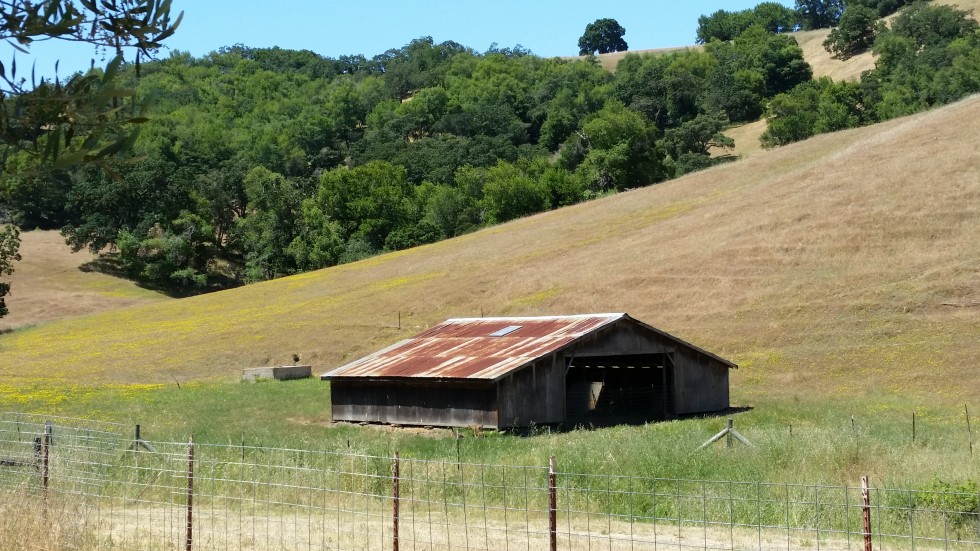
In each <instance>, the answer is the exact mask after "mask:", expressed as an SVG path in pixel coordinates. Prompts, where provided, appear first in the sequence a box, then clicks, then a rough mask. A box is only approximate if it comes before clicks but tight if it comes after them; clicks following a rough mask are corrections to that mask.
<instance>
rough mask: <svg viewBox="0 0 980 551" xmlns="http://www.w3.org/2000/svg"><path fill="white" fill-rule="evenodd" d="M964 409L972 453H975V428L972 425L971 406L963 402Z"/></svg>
mask: <svg viewBox="0 0 980 551" xmlns="http://www.w3.org/2000/svg"><path fill="white" fill-rule="evenodd" d="M963 411H964V412H965V413H966V433H967V436H969V437H970V441H969V442H970V455H973V428H972V427H971V426H970V406H968V405H966V404H963Z"/></svg>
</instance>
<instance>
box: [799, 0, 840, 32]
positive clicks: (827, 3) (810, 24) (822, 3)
mask: <svg viewBox="0 0 980 551" xmlns="http://www.w3.org/2000/svg"><path fill="white" fill-rule="evenodd" d="M796 11H797V13H799V16H800V24H801V25H802V26H803V30H806V31H809V30H813V29H827V28H830V27H834V26H836V25H837V22H838V21H840V17H841V15H843V13H844V0H796Z"/></svg>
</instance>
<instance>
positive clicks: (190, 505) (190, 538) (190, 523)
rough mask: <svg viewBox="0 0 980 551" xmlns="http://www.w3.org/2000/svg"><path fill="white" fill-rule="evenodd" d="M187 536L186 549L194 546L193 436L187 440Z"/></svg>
mask: <svg viewBox="0 0 980 551" xmlns="http://www.w3.org/2000/svg"><path fill="white" fill-rule="evenodd" d="M186 528H187V537H186V538H185V540H184V541H185V542H186V545H185V547H184V549H185V550H186V551H192V550H193V548H194V437H193V436H192V437H191V438H190V440H189V441H188V442H187V527H186Z"/></svg>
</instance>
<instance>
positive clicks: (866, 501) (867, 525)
mask: <svg viewBox="0 0 980 551" xmlns="http://www.w3.org/2000/svg"><path fill="white" fill-rule="evenodd" d="M861 529H862V532H863V533H864V551H872V549H871V492H870V490H869V489H868V477H867V475H865V476H862V477H861Z"/></svg>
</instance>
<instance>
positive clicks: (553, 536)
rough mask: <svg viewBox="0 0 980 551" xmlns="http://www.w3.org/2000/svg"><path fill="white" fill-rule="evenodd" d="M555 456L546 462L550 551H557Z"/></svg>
mask: <svg viewBox="0 0 980 551" xmlns="http://www.w3.org/2000/svg"><path fill="white" fill-rule="evenodd" d="M556 470H557V469H556V467H555V456H553V455H552V456H551V458H550V459H549V460H548V538H549V540H550V543H551V551H557V550H558V480H557V478H558V477H557V474H556Z"/></svg>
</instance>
